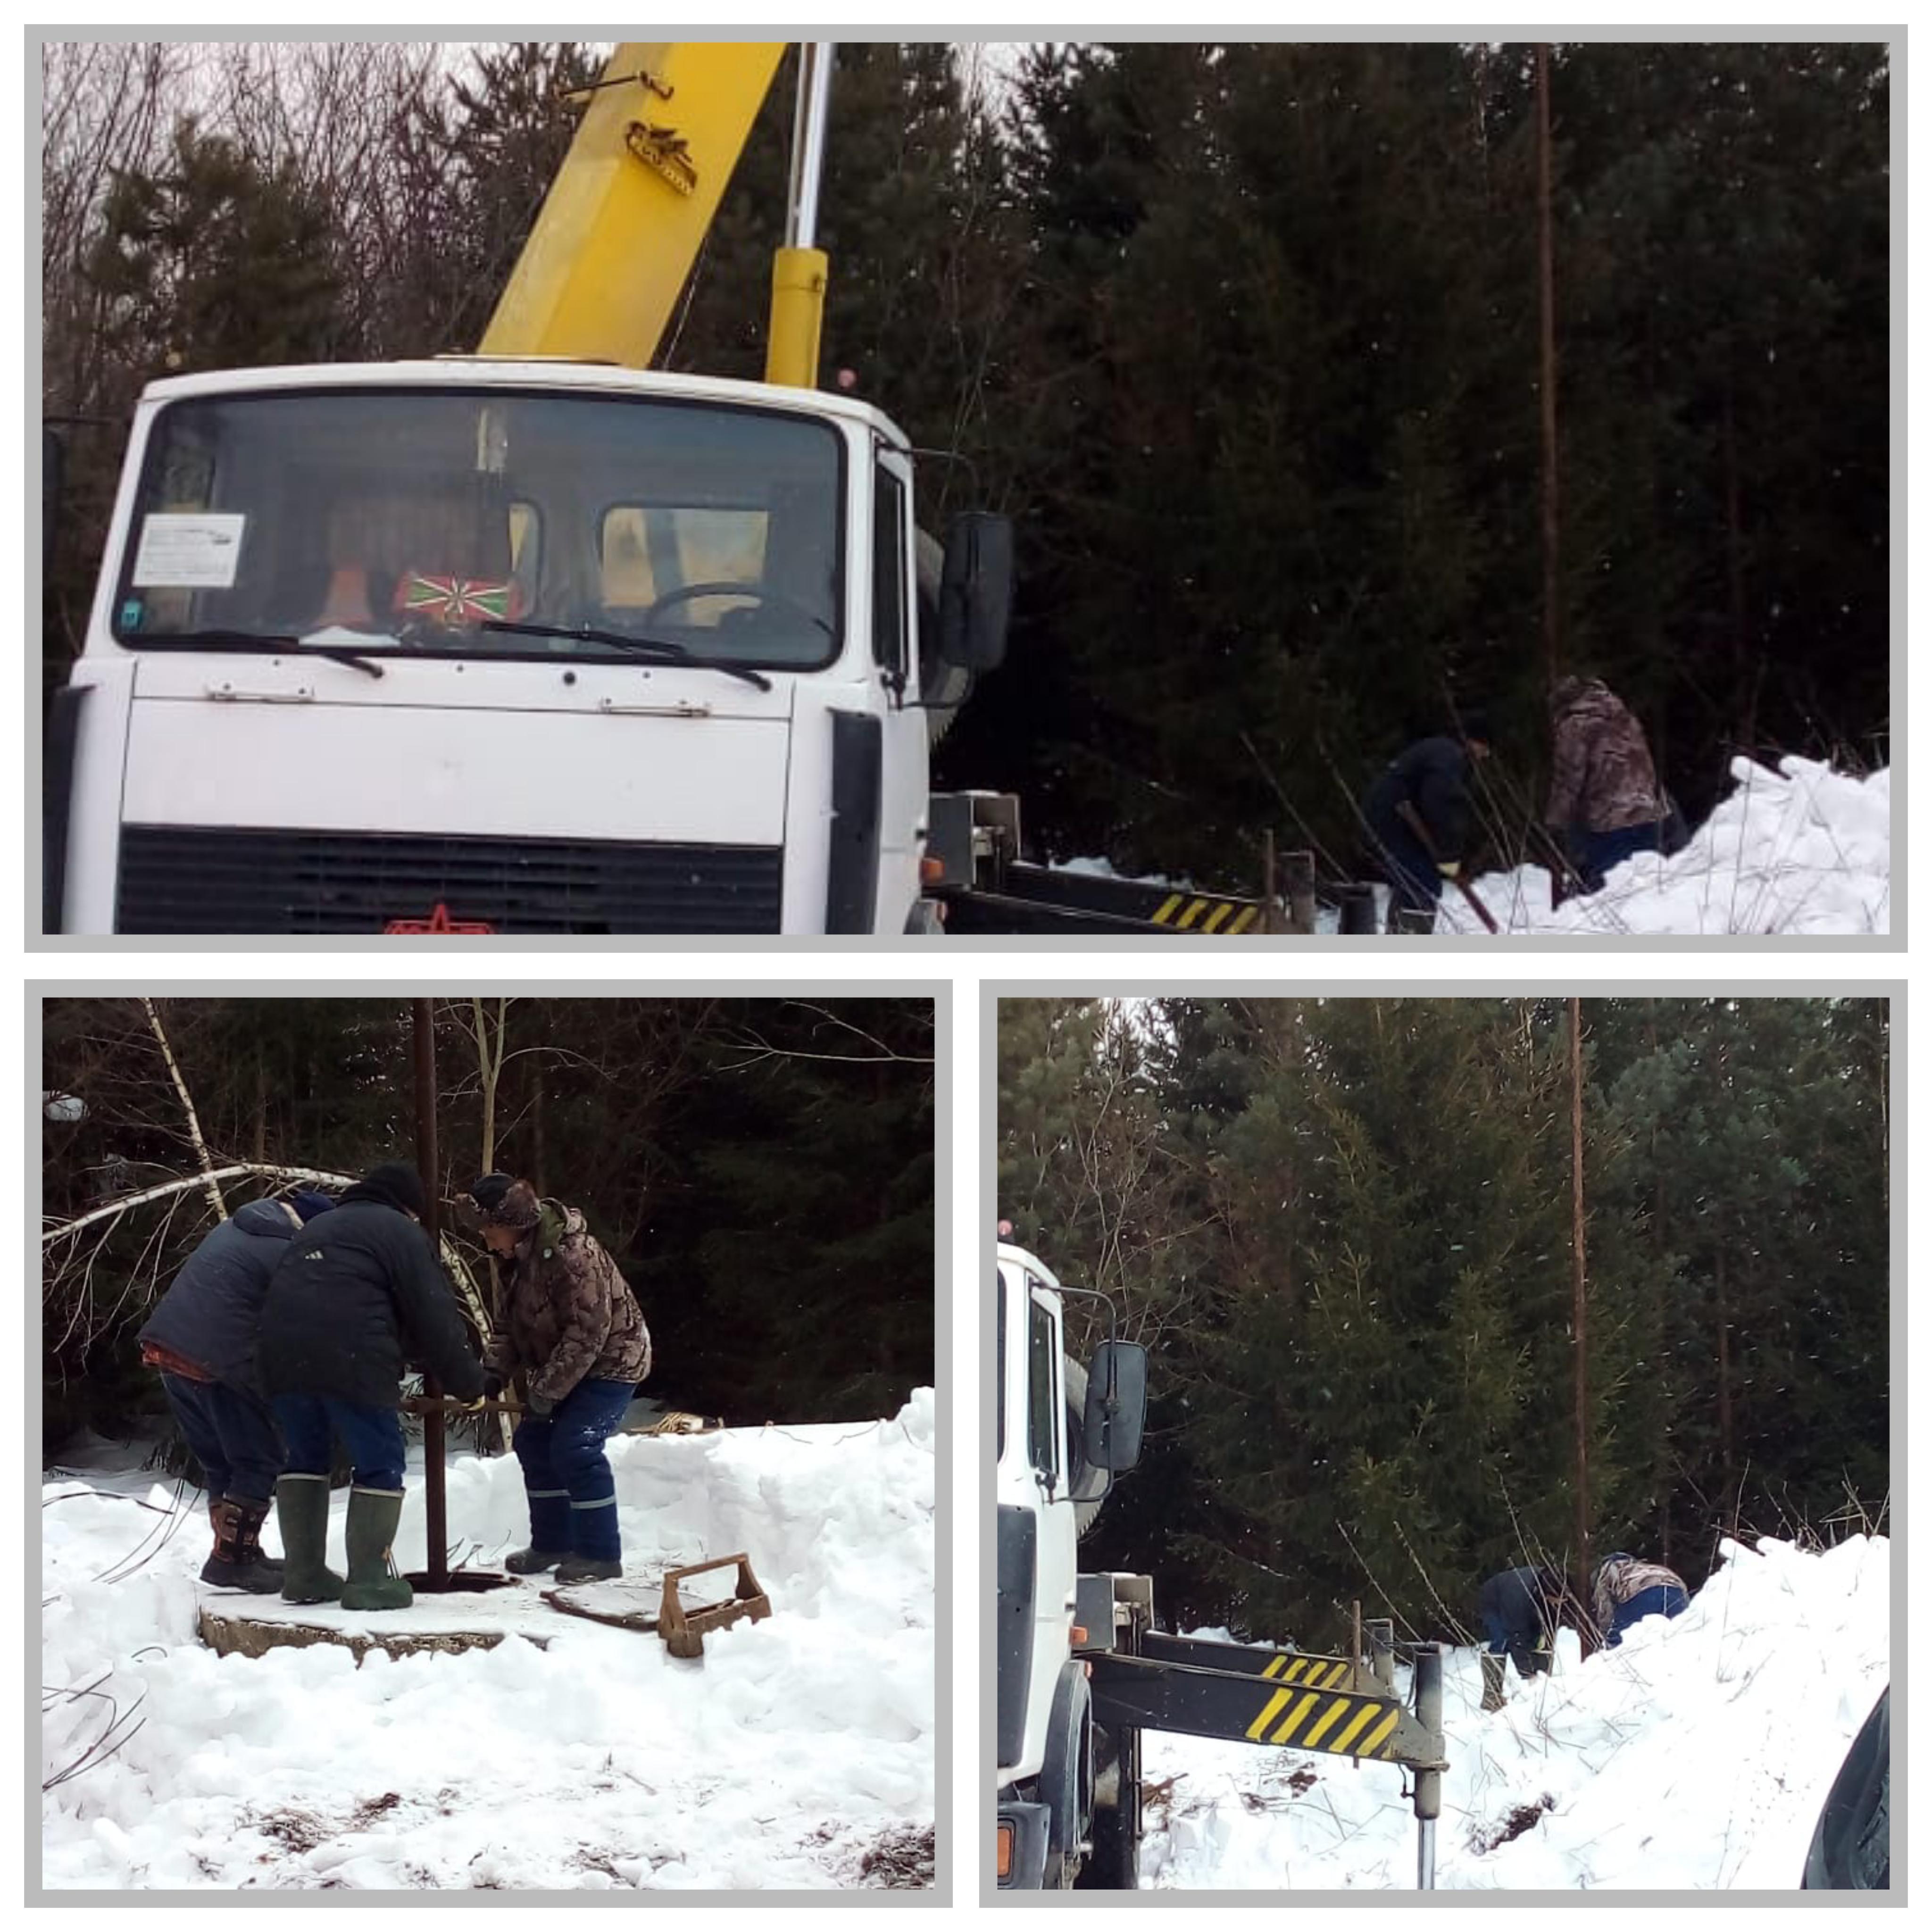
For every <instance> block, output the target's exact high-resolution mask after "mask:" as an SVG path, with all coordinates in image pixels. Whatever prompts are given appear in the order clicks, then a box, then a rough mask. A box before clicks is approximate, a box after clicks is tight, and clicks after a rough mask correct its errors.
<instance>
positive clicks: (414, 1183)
mask: <svg viewBox="0 0 1932 1932" xmlns="http://www.w3.org/2000/svg"><path fill="white" fill-rule="evenodd" d="M351 1192H352V1193H354V1194H356V1196H358V1197H359V1199H362V1200H365V1201H367V1200H369V1199H372V1198H373V1199H376V1200H378V1201H380V1202H384V1203H385V1204H386V1205H388V1206H389V1207H391V1208H401V1209H402V1210H403V1211H404V1213H406V1214H413V1215H414V1216H415V1217H416V1219H417V1220H419V1221H420V1220H422V1211H423V1186H422V1177H421V1176H420V1175H418V1173H417V1172H416V1169H414V1168H413V1167H412V1166H410V1164H409V1163H408V1162H407V1161H403V1160H386V1161H383V1162H382V1163H380V1164H379V1165H378V1166H374V1167H372V1168H371V1169H370V1170H369V1172H368V1173H367V1174H365V1175H364V1176H363V1177H362V1179H361V1180H360V1181H358V1182H357V1183H356V1185H355V1187H354V1188H353V1190H351Z"/></svg>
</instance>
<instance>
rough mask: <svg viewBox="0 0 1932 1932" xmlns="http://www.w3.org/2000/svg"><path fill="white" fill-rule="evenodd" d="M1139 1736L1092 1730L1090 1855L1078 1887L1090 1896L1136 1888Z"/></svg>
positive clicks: (1100, 1726)
mask: <svg viewBox="0 0 1932 1932" xmlns="http://www.w3.org/2000/svg"><path fill="white" fill-rule="evenodd" d="M1140 1864H1141V1734H1140V1733H1139V1731H1133V1730H1127V1731H1115V1730H1109V1729H1108V1728H1107V1727H1106V1725H1104V1724H1096V1725H1095V1726H1094V1855H1093V1856H1092V1857H1091V1858H1089V1859H1088V1861H1087V1866H1086V1869H1085V1870H1084V1871H1082V1873H1081V1874H1080V1877H1079V1881H1078V1882H1079V1885H1080V1887H1081V1888H1082V1890H1085V1891H1138V1890H1139V1887H1140V1876H1141V1873H1140Z"/></svg>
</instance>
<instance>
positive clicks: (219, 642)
mask: <svg viewBox="0 0 1932 1932" xmlns="http://www.w3.org/2000/svg"><path fill="white" fill-rule="evenodd" d="M265 645H268V646H274V647H276V648H278V649H294V650H299V651H306V652H308V654H309V655H311V657H318V658H334V659H335V661H336V662H337V663H338V664H351V665H353V666H354V667H355V668H356V670H366V671H367V672H368V673H369V675H370V676H371V677H380V676H382V675H383V667H382V666H381V665H380V664H378V663H377V661H375V659H374V658H365V657H364V656H363V655H362V653H361V652H359V651H352V650H350V649H348V648H347V646H344V645H341V644H311V643H304V642H303V640H302V639H301V638H300V637H294V636H292V635H291V634H290V633H288V632H287V631H230V630H208V631H171V632H169V634H167V635H166V636H165V637H148V638H146V639H145V640H143V641H142V643H139V644H138V645H136V646H135V648H136V649H139V650H152V649H155V648H156V647H157V646H158V647H160V649H164V650H182V651H238V652H257V651H260V649H262V648H263V646H265Z"/></svg>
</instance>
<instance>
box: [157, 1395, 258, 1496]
mask: <svg viewBox="0 0 1932 1932" xmlns="http://www.w3.org/2000/svg"><path fill="white" fill-rule="evenodd" d="M161 1387H162V1388H163V1391H165V1392H166V1395H167V1398H168V1406H169V1408H170V1409H172V1410H173V1411H174V1415H175V1421H176V1422H177V1423H178V1424H180V1425H181V1435H182V1436H183V1437H184V1439H185V1440H186V1442H187V1446H188V1447H189V1448H190V1449H191V1450H193V1451H194V1460H196V1462H197V1463H199V1464H200V1465H201V1473H202V1481H204V1482H205V1484H207V1485H208V1500H209V1502H213V1501H214V1499H215V1498H216V1497H217V1496H233V1497H234V1498H235V1499H236V1501H237V1502H257V1503H263V1502H268V1501H269V1499H270V1498H271V1497H272V1496H274V1495H275V1478H277V1477H278V1476H279V1475H281V1473H282V1435H281V1430H278V1428H277V1427H275V1416H274V1415H273V1414H272V1412H270V1410H269V1406H268V1404H267V1403H265V1402H263V1400H262V1399H261V1398H260V1397H259V1396H254V1395H251V1394H249V1393H248V1391H246V1390H245V1389H238V1388H230V1387H229V1385H228V1384H227V1383H226V1382H193V1381H190V1379H189V1378H188V1377H187V1376H171V1375H167V1374H165V1373H164V1374H163V1376H162V1377H161Z"/></svg>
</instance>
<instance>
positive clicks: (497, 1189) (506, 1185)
mask: <svg viewBox="0 0 1932 1932" xmlns="http://www.w3.org/2000/svg"><path fill="white" fill-rule="evenodd" d="M469 1198H470V1199H471V1200H472V1201H473V1202H475V1204H476V1211H477V1214H478V1218H479V1219H480V1220H481V1222H482V1223H483V1225H484V1227H486V1228H492V1227H494V1228H514V1229H516V1230H517V1232H518V1233H521V1232H523V1230H524V1229H529V1228H534V1227H535V1226H536V1224H537V1221H538V1217H540V1216H541V1213H542V1208H541V1204H540V1203H539V1202H538V1199H537V1192H536V1190H535V1188H534V1187H532V1186H531V1185H530V1184H529V1182H528V1181H518V1180H517V1179H516V1178H514V1176H513V1175H507V1174H485V1175H479V1176H478V1178H476V1179H475V1181H472V1182H471V1183H470V1184H469Z"/></svg>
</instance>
